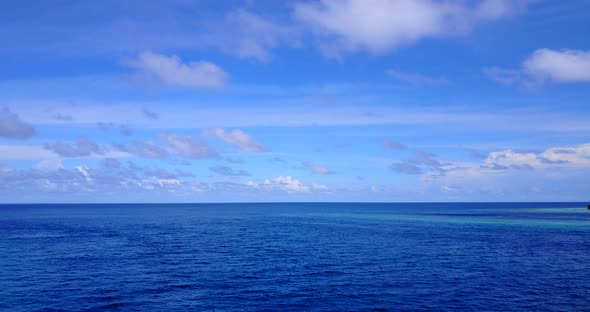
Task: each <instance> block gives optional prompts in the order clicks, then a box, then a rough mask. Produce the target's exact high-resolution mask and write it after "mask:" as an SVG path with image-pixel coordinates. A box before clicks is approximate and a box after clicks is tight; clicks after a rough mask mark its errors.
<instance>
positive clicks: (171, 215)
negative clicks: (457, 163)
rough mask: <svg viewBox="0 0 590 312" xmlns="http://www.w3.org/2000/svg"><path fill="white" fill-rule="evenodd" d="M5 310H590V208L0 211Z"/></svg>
mask: <svg viewBox="0 0 590 312" xmlns="http://www.w3.org/2000/svg"><path fill="white" fill-rule="evenodd" d="M0 310H1V311H11V312H12V311H14V312H18V311H400V310H403V311H408V310H412V311H458V310H463V311H590V210H588V209H586V206H585V205H584V204H581V203H485V204H482V203H477V204H476V203H470V204H455V203H446V204H431V203H428V204H401V203H399V204H398V203H396V204H360V203H359V204H356V203H331V204H325V203H321V204H320V203H303V204H300V203H289V204H152V205H140V204H136V205H119V204H111V205H98V204H97V205H0Z"/></svg>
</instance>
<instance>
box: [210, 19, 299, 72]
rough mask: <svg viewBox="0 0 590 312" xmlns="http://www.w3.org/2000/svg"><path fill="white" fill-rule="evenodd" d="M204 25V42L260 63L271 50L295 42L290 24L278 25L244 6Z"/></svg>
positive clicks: (267, 58) (264, 60)
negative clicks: (206, 30)
mask: <svg viewBox="0 0 590 312" xmlns="http://www.w3.org/2000/svg"><path fill="white" fill-rule="evenodd" d="M207 28H208V33H207V34H205V35H204V41H205V42H209V43H210V44H211V45H213V46H217V47H218V48H220V49H221V50H222V51H223V52H225V53H227V54H230V55H234V56H237V57H240V58H253V59H256V60H258V61H262V62H267V61H269V60H270V59H271V52H270V50H271V49H273V48H276V47H278V46H279V45H281V44H285V43H286V44H290V45H294V44H296V42H297V40H296V35H297V34H296V32H295V30H294V28H293V27H292V26H286V25H280V24H278V23H276V22H273V21H271V20H269V19H267V18H265V17H262V16H260V15H258V14H255V13H253V12H250V11H248V10H245V9H237V10H232V11H230V12H228V13H227V14H226V15H225V18H224V19H223V20H222V22H221V23H219V22H217V23H215V24H214V25H211V26H209V27H207Z"/></svg>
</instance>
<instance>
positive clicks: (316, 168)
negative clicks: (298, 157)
mask: <svg viewBox="0 0 590 312" xmlns="http://www.w3.org/2000/svg"><path fill="white" fill-rule="evenodd" d="M303 166H304V167H305V168H307V169H308V170H310V171H311V172H314V173H319V174H330V173H332V170H330V169H328V168H326V167H324V166H321V165H318V164H314V163H312V162H309V161H306V162H303Z"/></svg>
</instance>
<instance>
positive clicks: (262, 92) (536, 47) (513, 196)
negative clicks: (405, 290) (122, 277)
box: [0, 0, 590, 202]
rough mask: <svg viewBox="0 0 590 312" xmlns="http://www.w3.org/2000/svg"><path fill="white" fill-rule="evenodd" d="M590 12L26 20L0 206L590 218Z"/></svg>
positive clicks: (490, 4) (80, 10)
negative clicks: (325, 208) (577, 209)
mask: <svg viewBox="0 0 590 312" xmlns="http://www.w3.org/2000/svg"><path fill="white" fill-rule="evenodd" d="M588 8H589V6H588V2H587V1H542V0H539V1H527V0H523V1H507V0H482V1H468V0H465V1H452V0H449V1H435V0H417V1H409V0H342V1H337V0H308V1H304V0H298V1H270V0H266V1H263V0H252V1H223V2H221V1H149V2H145V1H100V2H90V1H18V2H13V3H9V2H6V3H3V4H2V9H1V10H0V23H1V27H0V42H2V44H1V45H0V69H1V70H0V95H1V97H0V182H1V183H0V202H219V201H230V202H233V201H583V200H587V196H588V194H590V183H588V181H589V180H588V176H589V174H590V123H589V122H588V120H589V117H590V107H589V106H588V99H589V98H590V39H589V37H588V29H590V13H589V10H588Z"/></svg>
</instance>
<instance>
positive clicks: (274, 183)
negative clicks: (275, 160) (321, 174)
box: [245, 176, 330, 193]
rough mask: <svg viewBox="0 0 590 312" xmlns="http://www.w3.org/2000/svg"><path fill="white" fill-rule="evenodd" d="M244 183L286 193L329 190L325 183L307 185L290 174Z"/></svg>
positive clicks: (247, 185)
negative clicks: (260, 181) (259, 181)
mask: <svg viewBox="0 0 590 312" xmlns="http://www.w3.org/2000/svg"><path fill="white" fill-rule="evenodd" d="M245 185H246V187H249V188H254V189H259V190H263V191H280V192H286V193H310V192H328V191H329V190H330V189H329V188H328V187H327V186H326V185H323V184H318V183H312V184H311V185H307V184H304V183H303V182H301V181H300V180H297V179H294V178H293V177H291V176H278V177H275V178H273V179H267V180H264V182H262V183H258V182H255V181H248V182H246V183H245Z"/></svg>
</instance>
